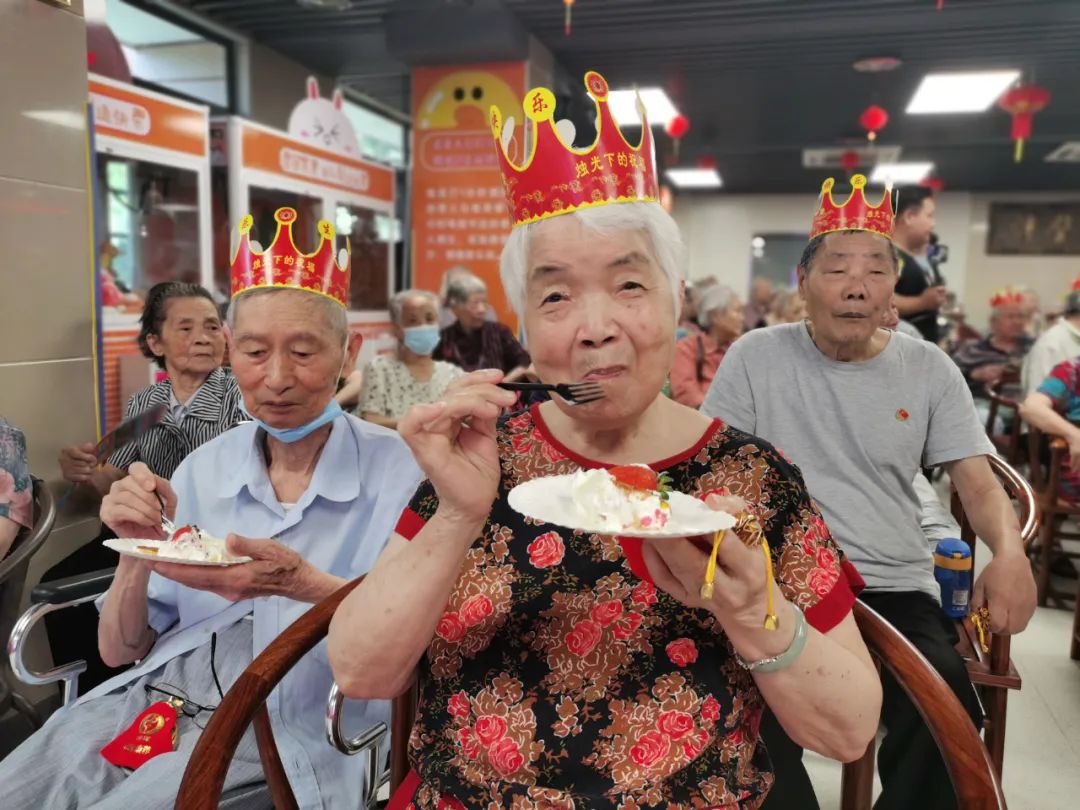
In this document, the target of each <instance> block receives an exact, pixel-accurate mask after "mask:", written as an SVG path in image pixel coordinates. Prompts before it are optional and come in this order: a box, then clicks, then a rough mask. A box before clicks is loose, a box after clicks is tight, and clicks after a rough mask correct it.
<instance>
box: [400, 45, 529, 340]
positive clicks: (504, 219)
mask: <svg viewBox="0 0 1080 810" xmlns="http://www.w3.org/2000/svg"><path fill="white" fill-rule="evenodd" d="M526 75H527V65H526V63H525V62H500V63H492V64H480V65H451V66H445V67H417V68H414V69H413V72H412V97H413V100H414V106H413V121H414V124H415V127H416V129H415V131H414V136H413V137H414V142H415V144H416V152H415V162H414V166H413V175H412V240H413V245H412V260H413V283H414V284H415V285H416V286H417V287H422V288H424V289H428V290H437V289H439V287H440V284H441V283H442V279H443V275H444V274H445V273H446V271H447V270H449V269H450V268H452V267H456V266H459V265H460V266H464V267H467V268H468V269H469V270H471V271H472V272H473V273H475V274H476V275H478V276H479V277H480V278H482V279H483V280H484V281H485V282H486V283H487V285H488V289H489V290H491V291H492V295H491V303H492V305H493V306H494V307H495V309H496V312H497V313H498V315H499V319H500V320H501V321H502V322H503V323H505V324H507V325H509V326H514V325H515V324H516V319H515V317H514V314H513V312H512V311H511V310H510V308H509V306H508V305H507V304H506V303H505V296H504V295H502V294H501V292H496V291H497V290H500V289H501V283H500V280H499V256H500V254H501V253H502V246H503V244H504V243H505V242H506V237H507V236H509V234H510V218H509V215H508V214H507V210H506V195H505V192H504V191H503V180H502V172H501V171H500V170H499V164H498V162H497V161H496V153H495V141H494V139H493V138H492V135H491V128H490V126H489V124H488V114H489V112H490V109H491V106H492V105H495V106H497V107H498V108H499V109H500V110H502V111H503V115H504V116H511V115H516V117H517V119H518V120H519V121H520V119H521V117H522V116H521V98H522V97H523V96H524V94H525V90H526V89H527V85H526ZM518 131H519V132H522V131H524V127H522V126H520V124H519V126H518ZM522 145H523V138H522V137H519V138H517V139H515V140H514V141H513V144H512V149H511V151H512V152H513V157H514V158H515V159H521V158H522V155H523V149H522Z"/></svg>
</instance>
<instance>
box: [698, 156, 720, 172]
mask: <svg viewBox="0 0 1080 810" xmlns="http://www.w3.org/2000/svg"><path fill="white" fill-rule="evenodd" d="M697 167H698V168H699V169H715V168H716V158H714V157H709V156H707V155H706V156H705V157H699V158H698V160H697Z"/></svg>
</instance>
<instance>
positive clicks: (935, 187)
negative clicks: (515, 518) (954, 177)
mask: <svg viewBox="0 0 1080 810" xmlns="http://www.w3.org/2000/svg"><path fill="white" fill-rule="evenodd" d="M919 185H920V186H922V187H923V188H928V189H930V190H931V191H932V192H934V193H935V194H937V193H939V192H941V191H944V190H945V181H944V180H942V179H941V178H940V177H927V178H926V179H925V180H922V181H921V182H920V183H919Z"/></svg>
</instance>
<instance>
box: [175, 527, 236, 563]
mask: <svg viewBox="0 0 1080 810" xmlns="http://www.w3.org/2000/svg"><path fill="white" fill-rule="evenodd" d="M162 556H167V557H173V558H175V559H180V560H199V561H201V562H213V563H218V562H222V561H223V560H224V559H225V557H226V556H227V555H226V552H225V541H224V540H219V539H217V538H216V537H212V536H210V535H209V534H207V533H206V532H204V531H203V530H202V529H200V528H199V527H198V526H194V525H192V526H181V527H180V528H178V529H177V530H176V531H175V532H173V533H172V536H171V537H170V538H169V542H168V546H167V547H165V548H164V554H163V555H162Z"/></svg>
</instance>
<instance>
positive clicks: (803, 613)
mask: <svg viewBox="0 0 1080 810" xmlns="http://www.w3.org/2000/svg"><path fill="white" fill-rule="evenodd" d="M588 82H589V85H588V86H589V87H590V91H591V92H592V94H593V97H594V98H595V99H597V100H598V101H599V102H600V104H599V107H600V116H599V118H598V121H597V128H598V130H599V134H598V136H597V137H598V142H597V144H596V145H594V146H593V147H592V148H591V149H586V150H581V151H576V152H575V153H573V158H574V159H573V160H566V159H565V158H566V151H565V150H566V147H565V146H563V145H562V143H563V142H565V143H569V142H571V141H570V139H568V138H567V137H566V136H565V135H564V134H563V133H564V132H565V125H561V126H562V129H561V130H560V134H561V135H563V139H562V142H560V139H558V138H556V137H554V133H553V132H552V131H551V129H550V127H549V125H548V123H547V118H550V115H548V116H547V118H545V119H543V120H541V121H540V127H539V130H540V132H539V133H534V138H533V141H532V142H533V143H534V144H536V147H535V148H536V149H537V151H538V152H539V154H538V155H537V156H536V157H535V158H534V159H533V160H531V161H530V162H529V163H528V164H526V168H524V169H522V168H518V167H517V166H516V165H515V164H512V163H510V161H509V159H507V158H506V157H505V154H504V153H503V152H502V151H501V150H500V153H499V154H500V158H501V160H502V170H503V172H504V176H505V177H506V178H507V180H508V181H513V182H507V184H506V186H507V189H508V196H509V197H510V204H511V211H512V215H513V220H514V222H515V228H514V230H513V232H512V233H511V235H510V238H509V240H508V242H507V244H506V246H505V247H504V250H503V254H502V267H501V272H502V280H503V285H504V287H505V288H506V291H507V296H508V298H509V300H510V302H511V304H512V306H513V307H514V308H515V310H516V311H517V312H518V314H519V316H520V317H521V319H522V322H523V324H524V328H525V334H526V335H527V336H528V339H529V345H530V348H531V349H532V352H533V362H534V363H535V366H536V370H537V372H538V374H539V376H540V378H541V379H543V380H546V381H550V382H558V383H562V382H576V381H580V380H587V381H590V382H592V383H595V384H597V385H599V386H601V387H602V389H603V391H604V393H605V396H604V398H602V399H600V400H598V401H595V402H592V403H589V404H579V405H573V404H571V403H569V402H567V401H564V400H562V399H559V398H555V399H553V400H552V401H550V402H546V403H543V404H541V405H537V406H534V407H533V408H531V409H530V410H528V411H523V412H520V413H517V414H515V415H513V416H510V417H501V413H502V409H503V408H504V407H506V406H507V405H509V404H510V403H511V402H512V401H513V395H512V394H511V393H510V392H508V391H505V390H503V389H502V388H500V387H499V383H500V382H501V381H502V379H503V374H502V373H501V372H499V371H482V372H477V373H474V374H470V375H468V376H466V377H464V378H462V379H461V380H459V381H457V382H455V383H454V385H453V386H451V390H450V393H449V394H448V395H447V397H446V399H445V400H444V401H442V402H439V403H436V404H434V405H422V406H417V407H415V408H413V409H412V410H411V411H409V413H408V414H406V416H405V418H404V419H403V420H402V421H401V423H400V425H399V430H400V432H401V434H402V436H403V438H404V439H405V441H406V442H407V443H408V444H409V445H410V446H411V447H412V449H413V452H414V454H415V456H416V458H417V461H418V462H419V464H420V466H421V468H422V469H423V471H424V473H425V474H426V476H427V479H428V480H427V481H425V482H424V483H423V484H422V485H421V486H420V488H419V489H418V490H417V492H416V495H415V496H414V497H413V499H412V502H411V504H410V506H409V508H408V509H407V510H406V511H405V513H404V514H403V515H402V517H401V520H400V521H399V522H398V527H397V531H396V532H395V534H394V536H393V538H391V540H390V544H389V546H388V547H387V550H386V552H384V554H383V555H382V556H381V557H380V558H379V561H378V562H377V563H376V565H375V567H374V569H373V570H372V571H371V573H370V574H368V577H367V579H366V580H365V582H364V583H363V585H362V586H361V587H359V588H357V589H356V590H355V591H353V592H352V593H351V594H350V595H349V596H348V597H347V599H346V600H345V601H344V602H343V604H342V606H341V608H340V609H339V610H338V613H337V615H336V616H335V617H334V620H333V622H332V624H331V628H330V637H329V654H330V661H331V665H332V667H333V669H334V675H335V677H336V679H337V681H338V683H339V684H340V686H341V687H342V689H343V690H344V691H345V693H346V694H348V695H351V696H354V697H365V698H376V697H383V698H386V697H392V696H394V695H397V694H400V693H401V692H402V691H404V690H405V689H407V688H409V686H410V684H411V683H413V681H414V678H418V679H419V684H420V701H419V706H418V710H417V720H416V725H415V727H414V728H413V732H412V736H411V740H410V759H411V765H412V769H413V773H412V774H411V775H410V777H409V778H408V779H407V780H406V781H405V783H404V784H403V785H402V787H401V788H400V789H399V790H398V792H397V794H395V796H394V797H393V799H392V800H391V805H390V806H391V807H400V808H404V807H406V806H408V807H413V808H416V809H417V810H434V808H464V807H487V808H495V807H513V808H540V807H543V808H570V807H581V808H585V807H587V808H590V809H591V810H595V809H596V808H602V807H612V808H614V807H641V806H646V805H647V806H664V807H667V808H679V809H685V810H689V808H704V807H757V806H759V805H760V803H761V802H762V801H763V799H764V796H765V794H766V793H767V792H768V790H769V787H770V784H771V781H772V777H771V774H770V765H769V757H768V755H767V753H766V752H765V750H764V748H763V747H762V746H761V745H760V743H759V736H758V723H759V720H760V717H761V713H762V710H763V708H764V707H765V705H766V704H768V705H769V706H770V707H771V708H772V709H773V711H775V712H776V714H777V716H778V717H779V718H780V720H781V722H782V723H783V724H784V727H785V728H786V729H787V730H788V731H789V733H791V734H792V735H793V736H794V737H797V738H798V739H799V740H801V741H803V742H804V743H805V744H807V745H809V746H811V747H812V748H814V749H815V750H817V751H820V752H822V753H824V754H825V755H827V756H832V757H837V758H840V759H853V758H856V757H858V756H860V755H861V754H862V752H863V751H864V750H865V747H866V744H867V742H868V741H869V740H870V739H871V738H872V737H873V735H874V732H875V730H876V728H877V718H878V709H879V706H880V696H881V695H880V686H879V683H878V679H877V675H876V673H875V670H874V667H873V664H872V662H871V660H870V657H869V655H868V653H867V650H866V648H865V646H864V645H863V642H862V639H861V637H860V636H859V633H858V630H857V628H856V626H855V622H854V619H853V618H852V616H851V613H850V608H851V605H852V604H853V602H854V594H853V590H852V588H853V586H856V585H857V583H858V575H857V574H856V573H855V572H854V571H853V570H852V569H850V567H849V566H847V565H845V562H844V559H843V556H842V554H841V553H840V551H839V549H838V548H837V547H836V545H835V543H833V541H832V539H831V538H830V536H829V532H828V529H827V528H826V527H825V525H824V523H823V522H822V520H821V517H820V515H819V514H818V512H817V509H816V507H815V506H814V503H813V501H812V500H811V499H810V498H809V496H808V495H807V493H806V490H805V488H804V487H803V485H802V479H801V478H800V476H799V473H798V470H796V469H795V468H794V467H793V466H791V465H790V464H788V463H787V462H785V461H784V459H783V458H782V457H781V456H780V455H779V454H778V453H777V452H775V451H774V450H773V449H772V448H771V447H769V446H768V445H767V444H764V443H763V442H760V441H758V440H756V439H754V438H753V437H751V436H749V435H747V434H745V433H741V432H739V431H736V430H731V429H729V428H727V427H726V426H725V425H724V424H723V423H721V422H719V421H718V420H713V419H709V418H708V417H706V416H704V415H702V414H700V413H699V412H697V411H695V410H693V409H690V408H687V407H685V406H683V405H680V404H678V403H676V402H674V401H672V400H670V399H668V398H667V397H665V396H663V395H662V393H661V387H662V386H663V384H664V380H665V378H666V377H667V376H668V373H669V372H670V369H671V361H672V357H673V355H674V351H675V325H676V323H677V321H678V310H679V302H680V300H681V293H682V281H681V279H680V268H681V258H682V244H681V240H680V237H679V232H678V229H677V227H676V225H675V223H674V221H673V220H672V219H671V217H670V216H669V215H668V214H667V213H666V212H665V211H664V210H663V209H662V208H661V206H660V205H659V203H658V202H656V199H657V197H658V190H657V187H656V179H655V177H656V176H655V170H654V168H653V165H652V162H651V160H650V158H651V141H650V140H649V137H650V136H649V129H648V127H647V126H646V127H644V128H643V131H644V134H643V136H642V137H643V139H644V140H645V143H644V144H643V145H642V146H641V147H638V148H630V151H629V152H628V151H627V146H626V142H625V141H624V140H622V137H621V135H619V133H618V131H617V130H616V129H615V125H614V123H613V121H612V119H611V116H610V112H609V111H608V110H607V106H606V103H604V100H605V99H606V97H607V88H606V85H604V84H603V80H602V79H601V78H600V77H599V76H598V75H597V74H590V77H589V79H588ZM553 107H554V98H553V96H551V95H550V93H549V91H546V90H534V91H531V92H530V94H529V104H528V105H527V106H526V110H527V111H529V110H532V111H533V113H532V115H533V116H535V115H536V114H537V112H536V111H538V110H539V111H540V112H541V114H543V113H545V112H546V113H550V111H551V110H552V109H553ZM534 120H536V119H535V118H534ZM498 121H499V118H498V116H496V122H498ZM498 130H499V127H496V131H498ZM560 158H561V159H560ZM609 158H610V159H609ZM590 165H594V166H596V167H598V168H597V172H596V174H597V177H596V180H597V181H598V182H589V183H580V184H578V185H577V186H575V185H574V184H573V183H572V180H573V177H574V175H575V173H576V172H581V171H582V170H583V169H582V167H584V172H585V174H588V173H589V166H590ZM530 166H531V167H534V168H533V169H532V170H530V169H529V168H528V167H530ZM575 166H576V167H577V168H576V169H575ZM560 168H561V170H562V171H568V175H563V174H559V173H558V172H559V170H560ZM563 184H565V188H567V189H570V191H569V192H566V193H561V189H563V188H564V185H563ZM575 187H580V188H581V192H580V194H578V195H577V196H575V193H574V192H573V191H572V190H573V189H574V188H575ZM548 188H552V189H559V190H560V193H559V195H558V201H557V203H558V204H557V205H556V202H555V201H554V200H548V201H546V202H543V201H544V200H545V199H546V198H545V196H544V194H543V192H542V191H539V190H540V189H548ZM538 198H539V200H540V201H542V203H543V205H542V207H541V204H540V203H538V202H537V199H538ZM628 464H645V465H647V467H648V468H649V469H651V470H652V471H653V473H654V474H657V475H659V474H660V473H666V475H667V476H668V477H669V478H670V480H671V485H672V486H673V487H674V488H675V489H676V490H680V491H682V492H685V493H688V494H690V495H692V496H697V497H700V498H705V499H707V502H708V503H709V505H710V506H711V507H712V508H715V509H723V510H727V511H733V512H736V513H738V512H741V510H743V509H744V507H745V508H747V509H749V510H752V512H753V513H756V516H757V520H758V521H759V522H760V526H761V529H762V531H763V532H764V534H765V536H766V537H767V539H768V545H769V548H771V557H770V559H771V562H772V568H771V569H770V573H768V574H767V573H766V570H765V566H764V565H763V564H762V549H763V548H764V546H762V545H756V546H755V545H753V543H750V544H746V543H744V542H740V539H742V538H737V537H736V536H735V535H733V534H728V535H727V537H726V539H725V540H724V541H723V542H722V543H721V544H720V545H719V548H718V551H719V571H720V573H719V574H718V584H717V587H716V588H715V589H714V591H713V594H712V595H711V596H709V597H708V598H706V597H703V596H702V595H701V593H700V591H701V584H702V578H703V577H704V576H705V573H706V566H707V562H708V558H709V553H710V543H709V542H708V541H705V540H702V539H695V538H683V539H667V540H659V539H655V540H654V539H648V540H644V541H643V540H641V539H632V538H620V537H615V536H607V535H600V534H593V533H589V532H583V531H575V530H572V529H567V528H562V527H560V526H557V525H554V524H550V523H543V522H541V521H538V520H534V519H531V518H526V517H525V516H523V515H521V514H518V513H517V512H515V511H514V509H513V508H511V506H510V503H509V500H508V497H509V492H510V491H511V489H513V488H514V487H515V486H516V485H518V484H520V483H522V482H525V481H529V480H531V479H535V478H538V477H542V476H553V475H561V474H567V473H573V472H575V471H578V470H582V469H592V468H603V467H610V466H612V465H628ZM645 473H646V474H647V473H648V471H647V470H646V471H645ZM734 496H738V497H734ZM751 522H752V521H751ZM773 573H775V578H776V581H775V584H776V585H777V586H778V588H777V593H776V594H775V595H776V598H777V601H778V604H776V606H775V614H776V617H777V618H778V622H779V623H778V625H775V627H774V625H772V623H766V624H767V625H768V626H764V625H763V622H762V617H763V615H764V614H765V612H766V611H767V607H766V605H767V602H768V598H769V597H768V594H769V593H770V592H771V588H772V583H771V581H770V579H769V577H770V576H772V574H773ZM770 627H774V629H769V628H770Z"/></svg>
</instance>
